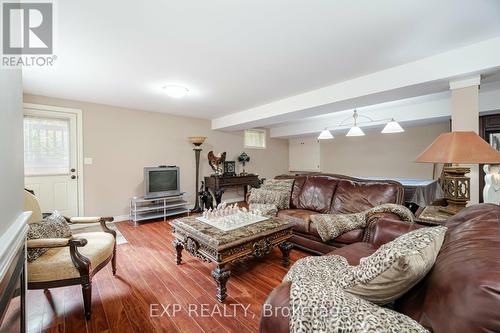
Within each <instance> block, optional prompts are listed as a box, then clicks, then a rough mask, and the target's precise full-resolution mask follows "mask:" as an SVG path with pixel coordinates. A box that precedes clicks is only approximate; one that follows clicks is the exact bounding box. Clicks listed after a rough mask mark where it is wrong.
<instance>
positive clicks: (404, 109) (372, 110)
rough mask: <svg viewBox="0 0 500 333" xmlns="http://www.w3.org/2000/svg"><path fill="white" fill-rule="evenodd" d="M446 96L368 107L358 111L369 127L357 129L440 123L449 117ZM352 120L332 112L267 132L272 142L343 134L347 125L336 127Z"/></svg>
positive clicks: (448, 101)
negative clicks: (324, 132) (326, 131)
mask: <svg viewBox="0 0 500 333" xmlns="http://www.w3.org/2000/svg"><path fill="white" fill-rule="evenodd" d="M449 95H450V93H449V92H444V93H438V94H433V95H428V96H422V97H414V98H409V99H406V100H402V101H397V102H389V103H383V104H379V105H373V106H369V107H363V108H358V109H357V110H358V114H359V115H360V118H359V120H360V121H361V122H364V121H365V119H363V117H362V116H367V117H370V118H372V119H373V120H374V122H373V123H361V124H360V127H362V128H369V127H383V126H384V125H385V123H387V121H388V120H389V119H391V118H394V119H395V120H397V121H398V122H400V123H402V124H404V123H408V122H429V121H430V120H433V121H438V120H443V119H445V118H447V117H449V116H450V114H451V111H450V110H451V109H450V98H449ZM350 116H352V110H348V111H344V112H336V113H333V114H331V115H328V116H320V117H315V118H313V119H309V120H304V121H301V122H296V123H292V124H288V125H284V126H278V127H273V128H271V131H270V136H271V137H272V138H289V137H294V136H309V135H314V134H318V133H319V132H321V131H322V130H323V129H325V128H328V129H329V130H331V131H332V132H333V134H334V135H335V133H337V134H340V133H344V132H347V130H348V129H349V128H350V127H351V126H352V123H353V122H352V121H351V122H346V124H345V125H344V126H339V124H340V123H341V122H342V121H343V120H344V119H346V118H348V117H350Z"/></svg>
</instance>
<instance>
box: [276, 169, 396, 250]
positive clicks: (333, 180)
mask: <svg viewBox="0 0 500 333" xmlns="http://www.w3.org/2000/svg"><path fill="white" fill-rule="evenodd" d="M275 179H295V182H294V185H293V189H292V195H291V198H290V209H285V210H281V211H279V212H278V216H279V217H282V218H284V219H286V220H288V221H290V222H292V223H293V225H294V227H293V233H294V235H293V237H292V239H291V241H292V243H294V245H295V246H297V247H300V248H302V249H305V250H307V251H309V252H313V253H316V254H325V253H328V252H331V251H333V250H335V249H336V248H339V247H342V246H345V245H348V244H352V243H357V242H362V241H367V240H368V238H369V234H368V233H367V232H366V231H365V229H356V230H352V231H349V232H347V233H345V234H343V235H341V236H339V237H337V238H336V239H334V240H332V241H329V242H326V243H325V242H323V241H322V240H321V238H320V237H319V234H318V232H317V230H316V228H315V227H314V224H312V223H311V219H310V217H311V215H313V214H319V213H326V214H336V213H340V214H346V213H358V212H361V211H364V210H366V209H369V208H372V207H375V206H378V205H380V204H384V203H395V204H402V203H403V197H404V189H403V186H402V185H401V184H400V183H398V182H396V181H391V180H365V179H358V178H353V177H348V176H342V175H334V174H310V175H300V176H290V175H281V176H277V177H275ZM383 215H386V216H387V215H392V214H383ZM378 217H380V215H377V216H374V217H373V218H372V221H368V225H370V224H372V223H373V222H374V221H373V219H376V218H378ZM394 217H395V216H394Z"/></svg>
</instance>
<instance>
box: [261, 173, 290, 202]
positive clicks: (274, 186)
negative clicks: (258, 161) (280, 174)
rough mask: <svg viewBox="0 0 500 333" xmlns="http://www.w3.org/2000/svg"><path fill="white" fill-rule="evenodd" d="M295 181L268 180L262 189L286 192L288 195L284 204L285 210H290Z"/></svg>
mask: <svg viewBox="0 0 500 333" xmlns="http://www.w3.org/2000/svg"><path fill="white" fill-rule="evenodd" d="M294 181H295V180H294V179H270V180H267V181H266V183H265V184H264V185H262V186H261V189H265V190H269V191H278V192H285V193H286V195H287V201H286V203H285V204H284V207H283V209H288V208H290V197H291V196H292V188H293V183H294Z"/></svg>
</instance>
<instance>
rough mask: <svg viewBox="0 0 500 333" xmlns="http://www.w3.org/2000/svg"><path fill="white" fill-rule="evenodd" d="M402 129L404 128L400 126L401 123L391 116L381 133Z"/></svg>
mask: <svg viewBox="0 0 500 333" xmlns="http://www.w3.org/2000/svg"><path fill="white" fill-rule="evenodd" d="M404 131H405V130H404V129H403V127H401V125H399V123H398V122H397V121H395V120H394V118H392V119H391V121H389V122H388V123H387V124H386V125H385V127H384V129H383V130H382V132H381V133H383V134H389V133H402V132H404Z"/></svg>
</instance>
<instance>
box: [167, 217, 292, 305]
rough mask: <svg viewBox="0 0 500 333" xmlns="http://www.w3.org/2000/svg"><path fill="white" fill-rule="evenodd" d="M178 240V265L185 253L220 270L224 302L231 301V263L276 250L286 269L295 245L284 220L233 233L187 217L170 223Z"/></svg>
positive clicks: (217, 277)
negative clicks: (229, 281) (228, 289)
mask: <svg viewBox="0 0 500 333" xmlns="http://www.w3.org/2000/svg"><path fill="white" fill-rule="evenodd" d="M170 225H172V233H173V235H174V237H175V239H174V240H173V241H172V245H173V246H174V248H175V250H176V263H177V265H180V264H181V260H182V250H183V249H184V250H186V251H187V252H188V253H189V254H191V255H192V256H194V257H196V258H199V259H201V260H204V261H207V262H214V263H216V264H217V267H216V268H215V269H214V270H213V271H212V276H213V278H214V279H215V281H216V283H217V294H216V295H217V299H218V300H219V302H223V301H224V299H225V298H226V297H227V293H226V282H227V280H228V279H229V277H230V276H231V271H230V270H229V269H228V268H227V265H228V264H229V263H232V262H235V261H238V260H242V259H244V258H247V257H250V256H253V257H262V256H264V255H266V254H268V253H269V252H270V251H271V249H272V248H273V247H274V246H278V247H279V248H280V250H281V252H282V254H283V260H282V263H283V266H285V267H287V266H288V265H289V264H290V256H289V254H290V250H291V249H292V244H291V243H290V242H289V239H290V238H291V237H292V225H291V224H289V223H288V222H286V221H284V220H283V219H280V218H270V219H269V220H266V221H262V222H257V223H254V224H251V225H247V226H244V227H241V228H238V229H234V230H231V231H222V230H219V229H217V228H216V227H213V226H210V225H208V224H206V223H203V222H201V221H198V220H197V219H196V217H184V218H181V219H176V220H174V221H172V222H170Z"/></svg>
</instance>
